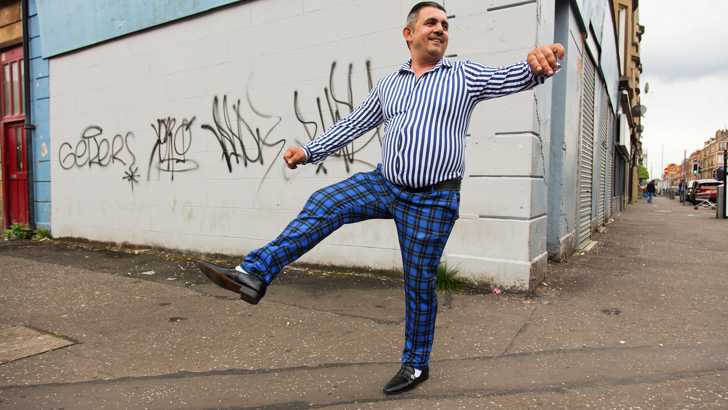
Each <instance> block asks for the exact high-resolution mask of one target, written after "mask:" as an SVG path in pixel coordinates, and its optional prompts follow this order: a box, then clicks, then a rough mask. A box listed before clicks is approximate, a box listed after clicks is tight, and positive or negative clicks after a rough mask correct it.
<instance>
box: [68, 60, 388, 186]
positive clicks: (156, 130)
mask: <svg viewBox="0 0 728 410" xmlns="http://www.w3.org/2000/svg"><path fill="white" fill-rule="evenodd" d="M364 71H365V74H366V78H367V82H368V84H367V85H368V89H369V91H371V90H372V89H373V87H374V84H373V80H372V71H371V62H370V61H368V60H367V61H366V64H365V69H364ZM353 77H354V64H349V65H348V69H347V71H346V73H345V75H340V74H339V75H337V63H336V61H334V62H332V63H331V66H330V68H329V71H328V86H324V87H323V89H322V95H318V96H316V97H315V98H314V99H310V100H308V101H310V104H311V105H309V106H307V107H303V106H304V104H306V103H305V102H304V98H303V97H302V93H301V92H299V90H294V92H293V111H294V114H295V121H297V123H298V124H300V125H301V126H302V127H303V132H304V134H303V135H304V141H300V140H299V139H296V138H294V140H293V141H295V142H296V143H297V144H299V145H304V144H305V143H307V142H310V141H313V140H314V139H315V138H318V137H320V135H321V134H323V133H324V132H326V131H327V130H328V129H330V128H331V127H332V126H333V125H334V124H335V123H337V122H338V121H339V120H341V119H342V118H344V117H346V116H347V115H348V114H350V113H351V112H352V111H353V110H354V107H355V105H354V92H353V89H354V87H353ZM337 79H338V81H337ZM233 101H234V102H233ZM302 107H303V108H305V109H302ZM243 108H245V109H246V110H245V113H244V112H243ZM211 111H212V112H211V121H208V122H206V123H203V124H201V125H200V126H199V127H200V128H201V129H202V130H204V131H206V132H208V133H209V134H211V135H212V136H214V137H215V140H216V141H217V143H218V144H217V146H218V147H219V149H220V158H221V160H222V161H223V162H224V164H225V166H226V169H227V171H228V172H229V173H232V172H233V170H234V169H235V168H236V167H240V166H242V168H248V167H249V166H253V165H255V166H262V167H265V171H264V174H263V177H262V178H261V180H260V183H259V185H258V188H260V187H261V186H262V184H263V183H264V182H265V180H266V178H267V177H268V175H269V174H270V172H271V169H272V167H273V166H274V165H275V164H279V165H280V166H281V167H282V168H283V169H285V165H284V164H283V163H282V162H281V161H279V160H280V158H281V156H282V154H283V150H284V149H285V146H286V144H287V143H289V142H291V141H287V140H286V139H285V138H282V137H280V136H278V135H276V130H277V128H278V127H279V125H280V124H281V123H282V122H283V120H284V119H283V117H282V116H280V115H276V114H270V113H264V112H263V111H261V110H259V109H257V108H256V105H255V104H254V102H253V100H252V99H251V97H250V93H249V92H246V96H245V106H243V105H242V103H241V99H240V98H238V99H236V100H232V99H231V100H230V101H228V96H227V95H226V94H224V95H222V97H219V96H217V95H216V96H215V97H214V98H213V99H212V103H211ZM250 113H252V114H250ZM306 113H308V114H306ZM307 115H308V116H310V117H312V118H307ZM196 120H197V116H195V115H193V116H190V117H187V118H176V117H173V116H168V117H164V118H158V119H157V120H156V121H155V122H153V123H151V124H150V125H151V128H152V132H153V134H152V138H151V139H153V141H154V144H153V146H152V149H151V152H150V154H149V161H148V164H147V169H146V176H147V181H150V180H151V175H152V172H153V171H156V172H157V176H158V177H159V176H160V175H161V174H162V173H165V174H169V179H170V181H174V179H175V174H178V173H185V172H190V171H195V170H197V169H199V164H198V162H197V161H195V160H194V159H191V158H190V149H191V147H192V142H193V131H194V129H195V127H196V125H195V124H196ZM103 134H104V131H103V129H102V128H101V127H100V126H98V125H91V126H88V127H86V128H85V129H84V130H83V132H82V133H81V136H80V139H79V140H78V141H76V142H75V145H74V144H73V143H71V142H65V143H63V144H61V146H60V148H59V151H58V159H59V163H60V165H61V167H62V168H63V169H64V170H69V169H72V168H85V167H89V168H91V167H94V166H97V167H102V168H105V167H109V166H113V165H115V164H117V163H118V164H119V165H121V166H123V167H125V169H124V174H123V176H122V179H123V180H124V181H126V182H128V183H129V185H130V186H131V189H132V191H133V190H134V186H135V185H137V184H139V181H140V175H139V167H138V166H137V165H136V155H135V154H134V150H133V149H132V147H131V146H130V145H129V143H130V139H134V138H136V137H135V135H134V134H133V133H132V132H127V133H126V134H124V135H122V134H116V135H114V136H113V137H105V136H104V135H103ZM381 138H382V132H381V126H380V127H377V128H375V129H374V130H372V131H370V132H369V133H367V134H366V135H364V136H361V137H360V138H359V139H357V140H356V141H353V142H351V143H349V144H347V145H346V146H344V147H342V148H341V149H340V150H338V151H337V152H335V153H334V154H332V155H331V158H333V159H338V160H341V162H342V163H343V164H344V171H345V172H346V173H347V174H351V173H352V171H353V168H352V165H353V164H354V163H360V164H364V165H366V166H368V167H371V168H374V165H373V164H371V163H369V162H366V161H364V160H362V159H360V158H358V157H357V154H359V153H360V152H361V151H362V150H364V149H365V148H367V147H368V146H370V145H371V144H372V143H374V142H375V141H377V142H379V144H380V146H381ZM320 173H323V174H328V169H327V166H326V162H322V163H321V164H318V167H317V168H316V174H320ZM283 176H284V178H285V179H289V178H288V176H287V175H286V173H285V172H284V174H283Z"/></svg>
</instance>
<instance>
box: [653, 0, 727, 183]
mask: <svg viewBox="0 0 728 410" xmlns="http://www.w3.org/2000/svg"><path fill="white" fill-rule="evenodd" d="M639 13H640V24H642V25H644V26H645V34H644V35H643V36H642V43H641V59H642V66H643V72H642V75H641V76H640V83H641V88H642V105H645V106H646V107H647V113H646V114H645V117H644V118H643V124H644V126H645V131H644V133H643V141H642V143H643V147H646V152H647V161H646V164H645V165H646V166H647V169H648V170H649V171H650V176H651V177H659V175H660V174H661V173H662V172H661V170H662V168H664V166H665V165H667V164H669V163H671V162H675V163H680V162H681V161H682V159H683V151H684V150H687V155H688V156H689V155H690V153H691V152H693V151H695V150H697V149H700V148H702V147H703V144H704V142H705V141H707V140H708V139H710V138H711V137H713V136H714V135H715V132H716V131H717V130H719V129H726V128H728V49H727V48H726V46H725V41H726V39H728V24H726V23H725V17H726V16H728V1H726V0H689V1H684V0H642V1H640V3H639ZM648 83H649V92H648V93H647V94H645V85H646V84H648Z"/></svg>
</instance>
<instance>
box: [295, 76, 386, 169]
mask: <svg viewBox="0 0 728 410" xmlns="http://www.w3.org/2000/svg"><path fill="white" fill-rule="evenodd" d="M378 88H379V87H378V86H377V87H374V89H372V91H371V92H370V93H369V96H367V98H366V100H364V102H362V103H361V104H360V105H359V106H358V107H356V108H355V109H354V111H352V112H351V113H350V114H349V115H347V116H346V117H345V118H343V119H341V120H340V121H339V122H337V123H336V124H334V126H333V127H331V128H329V129H328V130H327V131H326V132H324V133H323V134H321V136H319V137H318V138H315V139H314V140H313V141H311V142H309V143H308V144H306V145H305V146H304V147H303V149H304V151H306V163H307V164H309V163H318V162H321V161H323V160H324V159H326V157H328V156H329V155H331V154H333V153H334V152H336V151H337V150H339V149H341V148H342V147H344V146H345V145H346V144H348V143H350V142H351V141H353V140H355V139H356V138H358V137H360V136H362V135H364V134H365V133H366V132H367V131H369V130H371V129H373V128H375V127H377V126H378V125H379V124H381V123H382V121H384V114H383V112H382V105H381V102H380V100H379V92H378V91H377V90H378Z"/></svg>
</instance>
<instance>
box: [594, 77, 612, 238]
mask: <svg viewBox="0 0 728 410" xmlns="http://www.w3.org/2000/svg"><path fill="white" fill-rule="evenodd" d="M601 102H602V104H601V105H602V107H601V108H602V109H601V113H600V115H599V158H598V159H599V166H598V167H597V169H598V170H599V175H598V189H599V190H598V191H597V224H596V225H597V226H599V225H603V224H604V220H605V216H606V201H607V198H609V196H608V195H607V192H606V191H607V151H608V135H609V134H608V124H607V121H608V120H607V118H608V117H609V96H608V95H607V92H606V90H605V89H604V88H602V89H601Z"/></svg>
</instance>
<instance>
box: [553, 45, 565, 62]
mask: <svg viewBox="0 0 728 410" xmlns="http://www.w3.org/2000/svg"><path fill="white" fill-rule="evenodd" d="M551 52H552V53H554V54H555V55H556V57H558V59H559V60H561V59H562V58H564V54H565V51H564V46H562V45H561V44H559V43H556V44H552V45H551Z"/></svg>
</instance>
